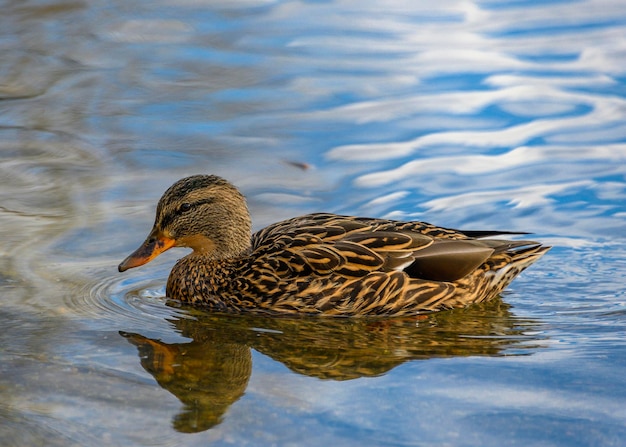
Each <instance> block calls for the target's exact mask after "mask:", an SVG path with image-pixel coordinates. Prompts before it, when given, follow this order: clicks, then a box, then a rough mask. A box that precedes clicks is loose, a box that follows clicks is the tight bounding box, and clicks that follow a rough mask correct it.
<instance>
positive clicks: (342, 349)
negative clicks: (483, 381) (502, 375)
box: [121, 299, 538, 432]
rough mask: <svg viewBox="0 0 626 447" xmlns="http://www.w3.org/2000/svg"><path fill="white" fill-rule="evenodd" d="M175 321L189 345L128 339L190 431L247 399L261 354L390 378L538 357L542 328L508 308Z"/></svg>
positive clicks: (317, 372) (296, 367)
mask: <svg viewBox="0 0 626 447" xmlns="http://www.w3.org/2000/svg"><path fill="white" fill-rule="evenodd" d="M188 313H189V316H191V317H193V318H181V319H176V320H172V323H173V324H174V326H175V327H176V329H177V331H179V332H180V333H181V334H182V335H183V336H184V337H187V338H190V339H191V340H192V341H191V342H188V343H174V344H166V343H163V342H161V341H158V340H153V339H149V338H146V337H144V336H142V335H139V334H130V333H121V334H122V335H123V336H124V337H126V338H127V339H128V340H129V341H130V343H132V344H133V345H135V346H137V348H138V350H139V357H140V359H141V365H142V366H143V367H144V369H145V370H146V371H148V372H149V373H150V374H152V375H153V376H154V378H155V379H156V380H157V382H158V383H159V385H160V386H161V387H163V388H164V389H166V390H168V391H169V392H171V393H172V394H174V395H175V396H176V397H177V398H178V399H179V400H180V401H181V402H182V403H183V405H184V408H183V410H182V412H181V413H180V414H179V415H177V416H176V417H175V418H174V422H173V424H174V427H175V429H176V430H178V431H181V432H199V431H203V430H207V429H209V428H211V427H212V426H214V425H216V424H218V423H219V422H220V421H221V418H222V416H223V415H224V413H225V412H226V411H227V410H228V408H229V407H230V405H231V404H233V403H234V402H235V401H237V400H238V399H239V398H240V397H241V396H242V395H243V394H244V392H245V389H246V386H247V384H248V378H249V377H250V374H251V372H252V355H251V351H250V349H251V348H252V349H254V350H256V351H258V352H260V353H262V354H264V355H267V356H269V357H271V358H272V359H274V360H276V361H279V362H281V363H283V364H284V365H286V366H287V367H288V368H289V369H291V370H292V371H294V372H296V373H299V374H303V375H307V376H312V377H317V378H320V379H332V380H349V379H356V378H359V377H372V376H378V375H382V374H385V373H386V372H388V371H390V370H391V369H393V368H394V367H396V366H398V365H400V364H402V363H404V362H406V361H409V360H417V359H429V358H435V357H454V356H477V355H487V356H497V355H504V352H505V351H506V353H507V354H508V355H511V354H523V353H524V352H525V351H526V352H531V351H530V350H528V348H532V347H537V343H538V339H537V338H536V337H533V336H531V335H527V334H528V333H529V332H531V331H533V330H534V328H533V326H534V324H533V322H531V321H529V320H523V319H519V318H517V317H514V316H513V315H512V314H511V313H510V311H509V306H508V305H507V304H505V303H503V302H502V301H501V300H500V299H495V300H491V301H490V302H488V303H483V304H480V305H475V306H471V307H468V308H466V309H457V310H452V311H447V312H440V313H434V314H430V315H422V316H419V317H413V318H402V319H385V320H381V319H378V320H372V319H306V318H282V317H281V318H277V317H260V316H246V315H219V314H213V313H203V312H201V311H199V310H198V309H193V308H192V309H189V310H188Z"/></svg>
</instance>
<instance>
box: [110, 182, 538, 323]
mask: <svg viewBox="0 0 626 447" xmlns="http://www.w3.org/2000/svg"><path fill="white" fill-rule="evenodd" d="M498 234H506V233H503V232H497V231H457V230H451V229H447V228H440V227H435V226H433V225H430V224H427V223H423V222H399V221H392V220H384V219H369V218H361V217H348V216H339V215H335V214H308V215H306V216H301V217H295V218H293V219H289V220H285V221H283V222H278V223H276V224H273V225H270V226H269V227H267V228H265V229H263V230H261V231H259V232H257V233H255V234H254V235H252V236H251V220H250V214H249V212H248V208H247V206H246V200H245V198H244V196H243V195H242V194H241V193H240V192H239V190H237V188H235V187H234V186H233V185H232V184H230V183H229V182H227V181H226V180H224V179H222V178H220V177H217V176H214V175H195V176H192V177H187V178H184V179H182V180H179V181H178V182H176V183H175V184H174V185H172V186H171V187H170V188H169V189H168V190H167V191H165V194H163V197H161V200H159V204H158V205H157V210H156V220H155V223H154V227H153V228H152V231H151V232H150V234H149V235H148V238H147V239H146V241H145V242H144V243H143V245H142V246H141V247H139V248H138V249H137V250H136V251H135V252H134V253H133V254H131V255H130V256H129V257H128V258H126V259H125V260H124V261H123V262H122V263H121V264H120V265H119V270H120V272H123V271H125V270H128V269H130V268H133V267H137V266H140V265H143V264H145V263H147V262H149V261H150V260H152V259H154V258H155V257H156V256H158V255H159V254H160V253H163V252H164V251H165V250H168V249H170V248H171V247H189V248H191V249H192V250H193V252H192V253H190V254H189V255H187V256H185V257H184V258H182V259H180V260H179V261H178V262H177V263H176V265H175V266H174V268H173V269H172V271H171V273H170V276H169V279H168V280H167V289H166V292H167V296H169V297H170V298H173V299H176V300H180V301H183V302H187V303H192V304H199V305H204V306H206V307H207V308H210V309H215V310H220V311H228V312H232V311H235V312H240V311H256V312H268V313H281V314H314V315H343V316H348V315H411V314H418V313H423V312H429V311H436V310H442V309H450V308H454V307H463V306H466V305H468V304H471V303H476V302H480V301H484V300H488V299H490V298H492V297H494V296H496V295H497V294H498V293H500V292H501V291H502V290H503V289H504V288H505V287H506V286H507V285H508V284H509V283H510V282H511V281H512V280H513V278H515V276H517V275H518V274H519V273H520V272H521V271H522V270H524V269H525V268H526V267H528V266H529V265H530V264H532V263H533V262H534V261H536V260H537V259H538V258H539V257H541V255H543V254H544V253H545V252H546V251H547V250H548V249H549V247H544V246H542V245H541V244H539V243H537V242H530V241H505V240H497V239H482V238H484V237H489V236H495V235H498Z"/></svg>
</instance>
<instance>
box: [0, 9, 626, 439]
mask: <svg viewBox="0 0 626 447" xmlns="http://www.w3.org/2000/svg"><path fill="white" fill-rule="evenodd" d="M0 61H1V62H0V99H1V101H0V235H1V238H2V244H1V245H0V253H1V257H0V327H1V328H2V330H1V331H0V393H1V396H2V399H0V440H1V442H0V443H1V444H2V445H4V446H39V445H46V446H101V445H128V446H201V445H202V446H204V445H207V444H212V445H224V446H226V445H236V446H247V445H254V446H265V445H267V446H270V445H276V446H289V445H294V446H295V445H298V446H319V445H328V446H331V445H332V446H361V445H376V446H478V445H480V446H505V445H506V446H622V445H625V444H626V374H625V373H624V371H625V367H626V294H625V290H626V287H625V282H626V280H625V274H626V63H625V61H626V8H625V7H624V3H623V2H620V1H602V0H597V1H596V0H589V1H577V2H574V1H547V2H530V1H522V0H520V1H509V2H495V1H482V2H471V1H446V2H438V3H435V2H411V1H400V0H399V1H386V2H375V1H369V0H364V1H350V0H336V1H332V0H329V1H314V0H311V1H299V2H297V1H272V0H230V1H219V0H217V1H208V0H204V1H203V0H193V1H192V0H180V1H174V0H170V1H167V0H163V1H150V2H127V1H123V0H113V1H108V2H96V1H89V0H86V1H59V0H50V1H43V0H32V1H22V0H20V1H8V0H7V1H5V2H3V4H2V14H1V15H0ZM196 173H213V174H218V175H222V176H224V177H226V178H228V179H229V180H231V181H232V182H234V183H235V184H236V185H238V186H239V187H240V188H241V189H242V190H243V191H244V193H245V194H246V195H247V197H248V199H249V204H250V209H251V212H252V217H253V220H254V224H255V228H256V229H259V228H262V227H263V226H264V225H266V224H269V223H271V222H273V221H276V220H279V219H282V218H287V217H291V216H294V215H298V214H302V213H306V212H314V211H330V212H337V213H345V214H356V215H364V216H376V217H392V218H398V219H416V220H426V221H429V222H432V223H436V224H440V225H444V226H448V227H456V228H465V229H503V230H514V231H529V232H532V233H534V235H533V238H534V239H537V240H540V241H542V242H545V243H548V244H550V245H553V246H554V248H553V249H552V250H551V251H550V252H549V253H548V254H547V255H546V256H544V257H543V258H542V259H541V260H540V261H539V262H538V263H537V264H535V265H534V266H532V267H531V268H530V269H529V270H527V271H526V272H524V274H523V275H522V276H521V277H519V278H518V279H517V280H516V281H515V282H514V283H513V284H512V286H511V287H510V288H509V289H508V291H507V292H506V293H505V294H503V296H502V297H501V299H498V300H496V301H493V302H490V303H486V304H483V305H478V306H473V307H469V308H467V309H461V310H455V311H450V312H442V313H439V314H436V315H431V316H426V317H424V318H422V319H419V320H414V319H413V320H398V319H389V320H385V321H363V320H339V321H335V320H332V321H316V320H314V321H309V320H289V319H271V318H269V319H268V318H259V317H254V318H252V317H246V316H239V317H238V316H230V317H224V316H217V315H211V314H209V313H203V312H200V311H198V310H190V309H185V308H180V307H177V306H176V305H174V304H172V303H168V302H167V301H166V300H165V298H164V289H165V286H164V285H165V281H166V278H167V274H168V272H169V269H170V267H171V266H172V264H173V262H174V260H175V259H177V258H178V257H180V256H182V255H183V253H184V250H180V251H177V250H171V251H170V252H168V253H166V254H165V255H163V256H162V257H160V258H159V259H158V260H157V261H155V262H153V263H151V264H150V265H148V266H146V267H144V268H142V269H136V270H133V271H130V272H127V273H125V274H120V273H118V272H117V264H118V263H119V262H120V261H121V260H122V259H123V258H124V257H125V256H126V255H128V254H129V253H130V252H131V251H132V250H133V249H134V248H136V246H138V244H139V243H140V242H141V241H143V239H144V237H145V235H146V234H147V232H148V230H149V229H150V227H151V225H152V221H153V219H154V216H153V213H154V207H155V204H156V201H157V200H158V198H159V197H160V195H161V193H162V192H163V191H164V190H165V188H167V187H168V186H169V185H170V184H171V183H173V182H174V181H176V180H177V179H179V178H181V177H183V176H186V175H190V174H196Z"/></svg>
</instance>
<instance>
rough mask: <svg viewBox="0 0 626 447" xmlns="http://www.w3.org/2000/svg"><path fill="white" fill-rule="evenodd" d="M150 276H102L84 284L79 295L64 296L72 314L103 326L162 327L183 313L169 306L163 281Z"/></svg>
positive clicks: (153, 274) (153, 275)
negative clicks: (101, 323)
mask: <svg viewBox="0 0 626 447" xmlns="http://www.w3.org/2000/svg"><path fill="white" fill-rule="evenodd" d="M149 273H150V274H151V276H152V277H140V278H139V279H138V278H137V277H135V276H125V275H120V274H111V275H101V276H100V278H98V279H97V280H94V281H93V282H91V283H87V284H85V285H84V287H83V288H82V290H81V291H80V292H78V293H73V294H70V295H69V296H68V297H67V300H68V302H67V305H68V306H69V307H70V308H71V309H72V310H73V311H75V312H78V313H79V314H81V315H83V316H86V317H88V318H89V319H94V320H97V321H103V322H105V323H107V324H108V323H111V322H115V323H117V324H118V325H120V327H123V328H127V329H129V328H141V329H144V330H145V329H146V328H151V327H152V328H156V327H158V328H163V322H164V321H165V320H168V319H171V318H173V317H184V315H185V314H184V313H183V312H181V311H179V310H177V309H176V308H174V307H171V306H168V305H167V304H168V300H167V299H166V298H165V282H164V279H163V278H162V277H159V276H158V275H155V272H154V271H150V272H149Z"/></svg>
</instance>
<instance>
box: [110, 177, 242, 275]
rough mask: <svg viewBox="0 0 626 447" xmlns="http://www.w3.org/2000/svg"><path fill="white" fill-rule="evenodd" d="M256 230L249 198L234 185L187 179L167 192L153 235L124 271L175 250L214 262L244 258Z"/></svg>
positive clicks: (210, 179) (124, 263)
mask: <svg viewBox="0 0 626 447" xmlns="http://www.w3.org/2000/svg"><path fill="white" fill-rule="evenodd" d="M251 227H252V224H251V220H250V213H249V212H248V207H247V205H246V199H245V198H244V196H243V195H242V194H241V192H239V190H238V189H237V188H235V187H234V186H233V185H232V184H231V183H229V182H228V181H226V180H224V179H223V178H221V177H218V176H215V175H194V176H191V177H186V178H184V179H182V180H179V181H177V182H176V183H174V184H173V185H172V186H170V187H169V188H168V189H167V191H165V193H164V194H163V196H162V197H161V199H160V200H159V203H158V205H157V209H156V218H155V220H154V226H153V227H152V231H150V234H149V235H148V237H147V238H146V240H145V241H144V243H143V244H142V245H141V246H140V247H139V248H138V249H137V250H135V251H134V252H133V253H132V254H131V255H130V256H128V257H127V258H126V259H124V261H122V263H121V264H120V265H119V267H118V269H119V271H120V272H123V271H126V270H128V269H130V268H134V267H138V266H140V265H143V264H146V263H148V262H150V261H151V260H153V259H154V258H156V257H157V256H158V255H160V254H161V253H163V252H164V251H166V250H169V249H170V248H172V247H189V248H191V249H192V250H193V253H192V255H194V256H204V257H207V258H209V259H226V258H233V257H238V256H241V255H242V254H243V253H245V252H246V251H247V250H248V249H249V248H250V234H251Z"/></svg>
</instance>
